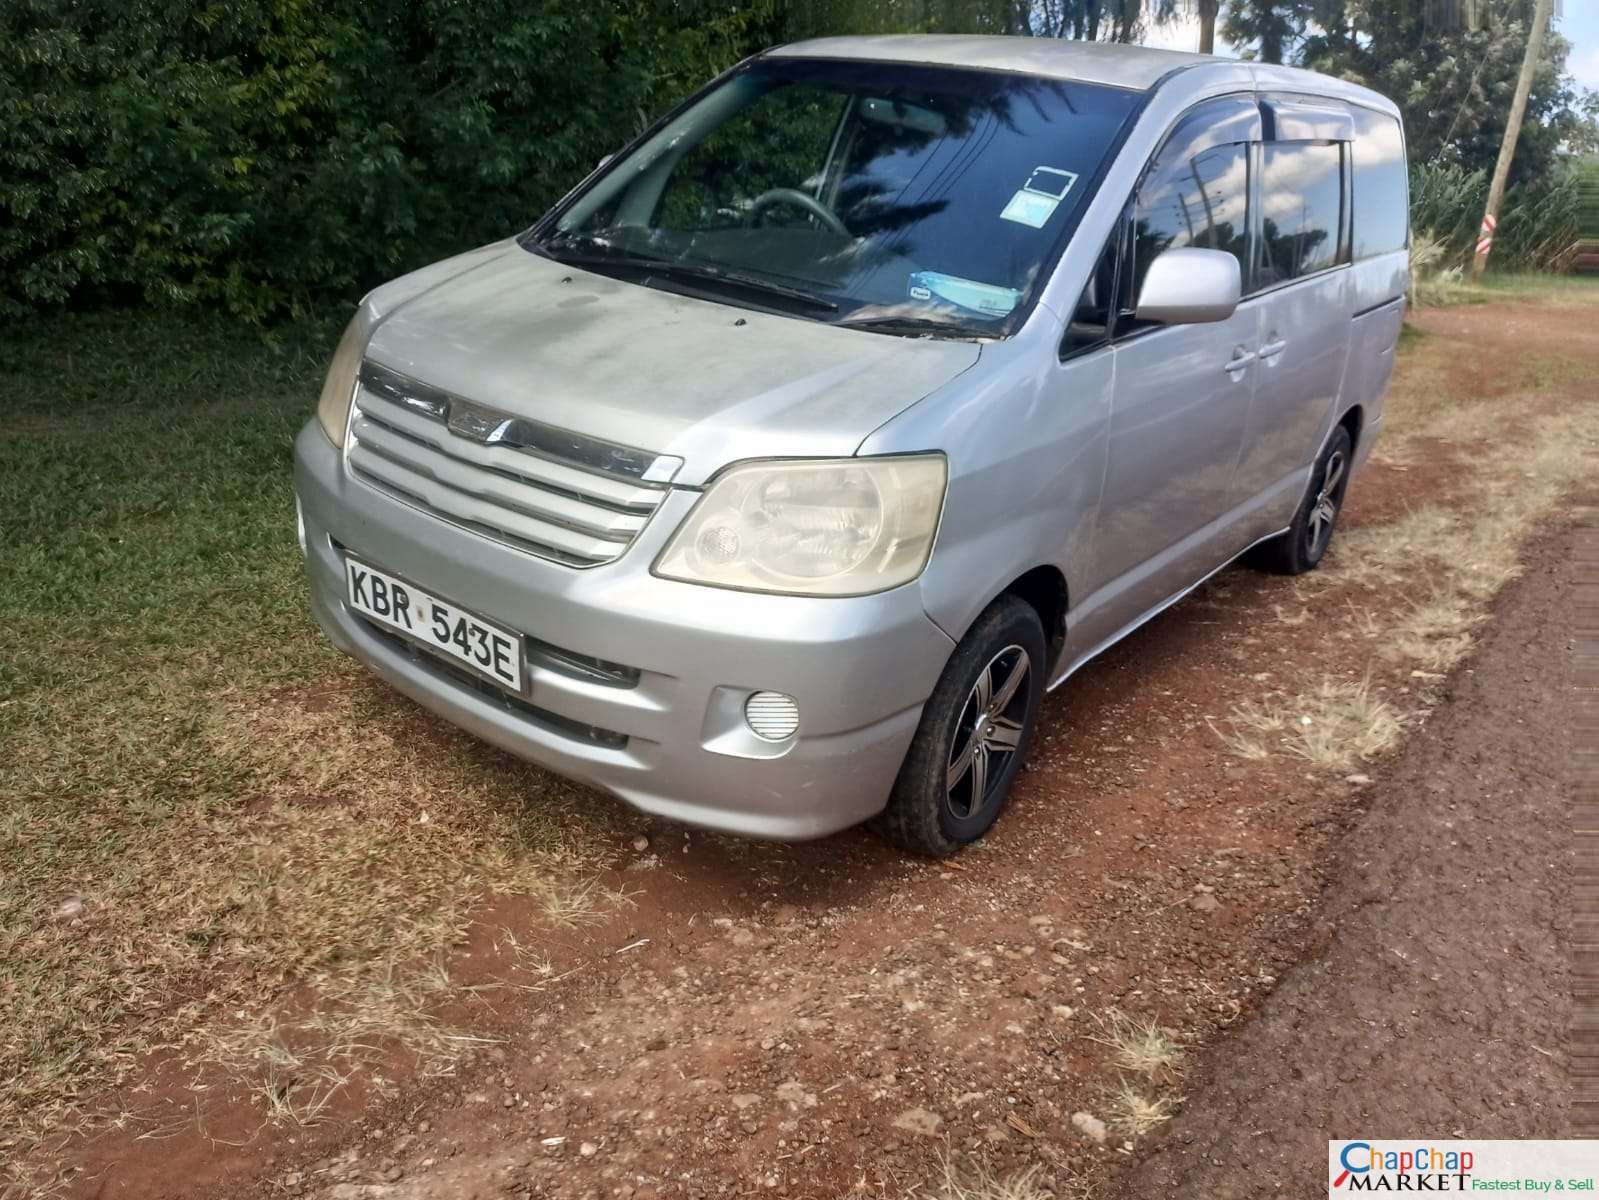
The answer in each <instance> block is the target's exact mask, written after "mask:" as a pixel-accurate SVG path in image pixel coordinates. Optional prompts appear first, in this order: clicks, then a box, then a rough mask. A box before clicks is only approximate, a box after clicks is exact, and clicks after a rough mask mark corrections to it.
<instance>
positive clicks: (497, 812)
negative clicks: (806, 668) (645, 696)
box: [0, 634, 625, 1158]
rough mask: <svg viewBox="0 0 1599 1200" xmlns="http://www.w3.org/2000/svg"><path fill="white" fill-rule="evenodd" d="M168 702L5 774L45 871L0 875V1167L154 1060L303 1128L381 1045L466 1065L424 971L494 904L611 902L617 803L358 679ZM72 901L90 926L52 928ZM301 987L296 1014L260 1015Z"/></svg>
mask: <svg viewBox="0 0 1599 1200" xmlns="http://www.w3.org/2000/svg"><path fill="white" fill-rule="evenodd" d="M307 636H309V634H308V635H307ZM158 690H159V693H160V694H159V695H155V694H150V696H149V702H148V703H146V704H145V705H144V706H143V707H141V708H139V709H138V710H136V711H135V713H134V714H133V715H132V716H124V717H123V720H124V722H125V723H126V725H127V728H125V729H119V730H111V731H105V739H106V741H102V742H100V743H99V744H98V745H96V746H95V747H94V749H95V751H96V752H95V753H93V754H92V755H91V756H89V757H90V758H92V761H88V760H85V761H83V762H81V763H80V764H79V766H80V768H81V770H80V772H79V774H78V777H77V778H75V779H73V780H71V782H70V783H66V782H63V781H61V780H60V774H59V773H58V772H59V771H60V767H61V765H62V764H61V763H60V762H59V761H57V762H53V763H52V762H47V761H42V756H41V761H39V762H37V763H34V762H33V760H32V759H31V757H30V756H31V755H33V754H37V753H38V751H37V750H36V749H35V748H34V747H33V746H30V745H27V744H24V745H23V746H22V747H21V749H22V757H23V760H24V761H23V762H22V763H21V764H19V763H18V762H16V761H14V762H13V763H12V764H11V765H12V768H13V771H14V772H16V771H17V770H18V768H19V766H20V767H24V768H27V769H30V770H36V771H37V772H38V776H37V778H36V779H35V780H33V781H32V782H31V783H30V784H29V785H28V786H27V787H26V788H25V790H24V791H23V794H22V796H21V799H20V803H18V804H16V805H15V806H13V807H10V808H8V809H7V810H6V815H5V818H4V825H3V826H0V839H3V840H0V849H9V848H18V847H22V846H28V847H30V849H32V850H33V851H34V853H33V855H32V857H30V858H29V859H27V860H26V863H27V866H26V869H25V870H24V871H22V872H13V873H9V874H7V875H5V876H3V877H0V905H3V906H4V907H6V908H7V909H8V910H9V913H10V914H11V916H10V919H9V920H8V923H7V924H6V925H5V926H4V927H0V963H3V966H0V1031H3V1036H0V1079H3V1080H4V1081H5V1082H3V1083H0V1127H4V1128H5V1129H7V1130H8V1131H9V1132H10V1134H11V1136H10V1138H9V1139H0V1141H5V1143H6V1144H5V1145H4V1146H0V1158H6V1157H11V1156H12V1155H13V1154H14V1155H16V1156H17V1157H20V1156H21V1151H22V1150H24V1149H25V1148H26V1146H27V1145H28V1144H29V1143H30V1142H31V1141H32V1140H33V1139H34V1137H35V1136H36V1135H37V1133H38V1132H39V1131H41V1130H43V1129H45V1128H47V1127H56V1128H58V1127H59V1126H60V1124H61V1122H62V1121H63V1120H67V1119H69V1117H70V1114H71V1112H72V1110H73V1107H74V1105H75V1103H76V1102H77V1100H78V1098H79V1097H83V1096H89V1097H92V1096H93V1095H94V1093H95V1091H96V1090H97V1089H104V1088H106V1087H108V1086H110V1085H112V1084H114V1083H115V1082H116V1081H118V1080H119V1079H121V1078H123V1077H125V1076H126V1075H127V1074H128V1073H129V1072H130V1071H132V1070H134V1069H136V1068H137V1066H138V1064H139V1063H140V1061H141V1060H143V1059H144V1058H146V1057H147V1056H148V1055H150V1054H151V1053H153V1052H155V1051H162V1050H164V1051H176V1052H177V1053H179V1054H181V1055H182V1056H183V1057H184V1059H185V1061H188V1062H190V1063H191V1064H193V1065H195V1066H197V1067H204V1066H206V1065H207V1064H209V1065H210V1066H211V1067H213V1068H217V1069H220V1070H221V1071H222V1072H224V1073H230V1074H232V1075H233V1076H234V1077H236V1078H243V1079H245V1080H247V1081H249V1082H250V1083H251V1084H252V1086H254V1087H256V1088H257V1089H258V1092H259V1096H260V1099H261V1103H262V1115H263V1118H264V1119H272V1120H278V1121H289V1122H298V1123H302V1124H304V1123H313V1122H315V1121H316V1120H317V1119H319V1117H320V1116H321V1115H322V1113H323V1111H324V1110H325V1108H326V1106H327V1105H328V1104H329V1103H330V1102H331V1101H332V1100H333V1099H334V1098H335V1097H336V1096H337V1095H338V1093H339V1092H340V1091H341V1090H343V1088H344V1086H345V1084H346V1083H347V1082H348V1081H349V1080H350V1079H351V1078H352V1073H354V1072H359V1071H364V1070H366V1069H367V1068H369V1067H370V1066H371V1065H372V1064H374V1063H375V1062H377V1061H378V1060H379V1058H380V1057H381V1055H382V1053H384V1052H386V1051H390V1050H392V1049H393V1048H395V1047H397V1046H398V1047H403V1048H404V1049H405V1050H407V1051H408V1052H409V1053H410V1054H411V1055H413V1056H414V1057H415V1059H416V1060H417V1061H418V1062H420V1063H421V1064H422V1065H423V1068H424V1069H432V1068H433V1067H434V1066H436V1065H439V1064H444V1063H447V1062H448V1061H450V1060H451V1059H452V1058H453V1057H454V1056H456V1055H458V1054H459V1053H460V1052H461V1051H463V1050H464V1049H467V1048H469V1047H470V1046H471V1044H472V1039H471V1036H470V1033H469V1032H468V1031H463V1030H455V1029H447V1028H444V1027H441V1026H440V1025H438V1024H437V1023H436V1022H435V1021H434V1020H432V1019H431V1018H430V1017H429V1016H428V1013H429V1011H430V1009H431V1008H433V1007H435V1006H436V1005H437V1004H438V1002H440V1001H441V1000H443V999H444V998H446V997H447V996H448V995H449V994H450V991H451V988H450V983H449V979H448V976H447V975H446V974H445V973H444V972H443V971H442V969H438V968H435V967H432V966H429V965H428V964H436V963H439V962H440V961H442V956H444V955H446V954H447V953H448V952H449V951H450V950H451V948H452V947H455V946H458V945H460V944H461V943H462V942H463V941H464V939H465V936H466V932H467V929H468V926H469V924H470V919H471V913H472V912H473V910H474V908H475V907H476V906H477V905H478V904H479V903H480V902H481V899H482V897H483V896H484V895H485V894H487V893H515V894H520V895H526V896H528V897H531V898H532V901H533V905H534V907H535V909H536V910H542V911H543V912H544V913H545V914H547V915H548V916H549V918H550V919H551V920H552V921H553V922H558V923H562V924H569V925H570V924H576V923H582V922H589V921H594V920H598V919H600V918H601V917H602V916H603V915H604V914H605V913H606V912H607V911H609V910H610V909H611V908H614V906H615V905H616V904H618V903H621V902H623V901H624V900H625V897H622V896H620V895H619V894H618V893H615V892H612V891H609V890H607V889H605V888H603V887H601V886H600V885H599V884H598V883H597V882H596V881H595V880H594V878H593V874H592V872H593V868H594V867H595V866H596V865H597V863H598V861H599V860H600V857H601V856H602V855H603V854H604V853H605V850H606V847H607V846H608V844H609V835H608V832H607V831H608V824H607V822H608V820H609V817H608V814H609V812H610V806H609V805H608V804H606V803H604V802H602V801H598V800H597V798H596V797H594V796H592V795H591V794H589V793H587V792H585V791H584V790H583V789H581V788H578V787H576V786H575V785H571V784H567V783H565V782H563V781H560V780H557V779H554V778H553V777H551V776H548V775H546V774H544V773H543V772H540V771H538V770H536V769H534V768H532V767H529V766H527V765H526V764H522V763H519V762H516V761H514V760H511V759H509V758H508V757H506V756H504V755H501V754H499V753H497V752H495V751H492V750H490V749H488V748H486V747H483V746H482V745H480V744H477V743H475V742H474V741H473V740H472V739H470V738H469V737H467V736H466V735H465V734H462V733H459V732H457V731H455V730H453V729H451V728H448V727H446V726H444V725H442V724H441V723H439V722H437V721H435V720H433V719H432V718H430V717H427V716H425V715H424V714H422V713H421V712H420V711H419V710H417V709H416V708H414V706H412V705H411V704H410V703H409V702H408V701H406V700H404V699H403V698H401V697H399V696H397V695H395V694H393V693H391V692H389V691H388V690H387V689H385V688H383V687H382V686H381V685H379V684H377V683H376V682H374V681H371V680H368V679H367V678H366V677H365V676H364V675H363V674H362V673H361V672H360V671H359V670H358V669H357V668H355V667H354V666H335V667H334V669H333V670H332V671H330V672H327V673H324V674H323V675H321V676H320V680H319V683H318V684H317V686H316V687H315V688H314V689H305V688H295V689H280V690H278V691H276V692H269V693H265V694H263V693H262V692H261V691H259V690H253V689H250V688H246V687H230V688H223V689H214V690H213V691H212V692H211V693H210V694H209V695H207V694H205V693H203V692H200V691H198V690H197V689H196V687H195V685H194V684H193V683H184V682H181V681H180V680H178V679H169V680H166V681H165V682H163V683H161V684H160V685H159V689H158ZM197 695H198V696H199V697H200V701H199V704H200V707H201V709H202V711H200V712H198V713H195V712H193V711H192V710H191V709H190V707H189V706H193V705H195V703H196V700H195V698H196V696H197ZM72 724H73V725H77V726H78V727H79V728H80V729H83V728H84V726H83V723H82V719H81V717H80V718H75V719H74V720H73V721H72ZM69 727H70V726H69ZM89 733H90V742H91V744H92V743H93V741H94V734H95V731H89ZM107 742H110V743H111V744H106V743H107ZM80 748H81V747H80ZM130 764H137V766H136V768H135V769H127V768H128V767H129V766H130ZM119 768H121V769H119ZM15 777H16V776H15V774H13V779H15ZM174 777H175V778H174ZM91 788H92V789H93V790H90V789H91ZM58 789H65V790H64V791H63V790H58ZM63 794H64V795H66V796H74V795H75V796H77V797H79V798H80V799H79V802H78V803H77V804H75V805H72V806H70V807H65V808H64V807H63V806H62V805H61V804H60V802H59V800H58V797H60V796H62V795H63ZM67 897H71V898H73V899H74V900H75V901H76V903H77V904H78V905H81V912H80V913H79V915H77V916H76V917H74V918H73V919H71V920H56V919H53V918H52V916H51V914H52V913H53V912H54V911H55V910H56V908H57V906H58V905H60V904H61V903H62V901H63V899H64V898H67ZM24 914H26V915H24ZM19 916H21V917H22V919H21V920H20V921H19V920H17V917H19ZM306 985H309V991H308V992H300V993H299V994H300V995H302V996H303V995H309V997H310V1000H309V1008H308V1009H307V1011H305V1012H304V1013H303V1014H301V1015H299V1016H296V1017H293V1018H277V1019H274V1018H273V1017H272V1016H270V1015H268V1014H271V1013H272V1012H273V1011H274V1010H275V1009H276V1008H277V1007H278V1006H279V1005H280V1004H282V1003H283V1002H284V1000H285V999H286V998H287V997H288V996H289V995H290V993H291V992H294V991H296V989H302V988H305V986H306ZM291 1007H292V1006H291ZM239 1013H243V1014H245V1016H244V1019H243V1020H242V1021H241V1020H239V1019H238V1017H237V1016H236V1014H239Z"/></svg>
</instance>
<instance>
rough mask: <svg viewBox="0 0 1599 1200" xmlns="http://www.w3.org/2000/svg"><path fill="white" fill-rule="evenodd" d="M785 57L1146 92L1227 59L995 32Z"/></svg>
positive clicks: (828, 46)
mask: <svg viewBox="0 0 1599 1200" xmlns="http://www.w3.org/2000/svg"><path fill="white" fill-rule="evenodd" d="M771 53H772V54H773V55H775V56H781V57H785V58H861V59H873V60H876V61H878V62H907V63H934V64H937V65H940V66H951V67H980V68H983V69H985V70H990V71H1017V72H1020V73H1022V74H1026V75H1041V76H1044V77H1045V78H1051V79H1080V80H1082V81H1083V82H1085V83H1108V84H1115V85H1117V86H1119V87H1126V88H1136V89H1138V90H1139V91H1145V90H1147V89H1149V88H1150V87H1153V86H1154V84H1155V82H1156V81H1157V80H1159V79H1160V78H1161V77H1162V76H1163V75H1165V74H1167V72H1169V71H1172V70H1175V69H1176V68H1178V67H1186V66H1192V65H1194V64H1195V63H1208V62H1226V61H1229V60H1227V59H1221V58H1217V57H1216V56H1214V55H1210V54H1185V53H1183V52H1182V51H1179V50H1156V49H1153V48H1151V47H1149V46H1127V45H1121V44H1118V43H1107V42H1071V41H1065V40H1062V39H1060V38H1047V37H1037V38H1034V37H1001V36H997V35H994V34H941V33H926V34H882V35H877V36H869V37H824V38H812V39H810V40H809V41H804V42H795V43H793V44H792V45H789V46H780V47H778V48H777V49H775V50H773V51H771Z"/></svg>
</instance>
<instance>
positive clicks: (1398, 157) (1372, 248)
mask: <svg viewBox="0 0 1599 1200" xmlns="http://www.w3.org/2000/svg"><path fill="white" fill-rule="evenodd" d="M1353 112H1354V115H1355V146H1354V157H1355V257H1356V258H1370V257H1372V256H1373V255H1375V254H1387V253H1389V252H1390V251H1394V250H1403V249H1404V248H1405V247H1406V246H1407V245H1409V244H1410V179H1409V175H1408V173H1407V170H1406V167H1405V139H1404V135H1403V134H1402V133H1401V131H1400V128H1399V122H1398V121H1396V120H1395V119H1394V118H1393V117H1390V116H1387V115H1386V114H1384V113H1379V112H1373V111H1372V110H1371V109H1369V108H1354V109H1353Z"/></svg>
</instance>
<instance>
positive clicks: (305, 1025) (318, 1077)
mask: <svg viewBox="0 0 1599 1200" xmlns="http://www.w3.org/2000/svg"><path fill="white" fill-rule="evenodd" d="M454 990H455V989H454V988H453V986H452V984H451V981H450V977H449V974H448V972H447V971H446V970H445V969H444V967H443V965H442V964H441V963H433V964H430V965H429V966H427V967H424V968H415V967H399V966H392V965H385V966H384V967H382V968H380V969H377V970H367V971H352V972H347V973H344V974H341V975H337V976H332V977H327V978H324V979H322V980H319V981H318V984H317V987H316V1005H315V1007H314V1008H313V1009H311V1010H310V1011H309V1012H306V1013H304V1014H301V1015H298V1016H295V1017H288V1018H281V1017H279V1016H277V1015H276V1014H274V1013H270V1012H266V1013H261V1014H259V1015H258V1016H257V1017H256V1018H255V1019H253V1020H251V1021H248V1022H245V1023H242V1024H240V1025H237V1026H235V1027H232V1028H225V1029H220V1030H217V1031H215V1032H214V1033H210V1032H207V1033H203V1034H202V1035H201V1036H200V1037H198V1038H197V1039H196V1041H197V1043H198V1044H197V1046H196V1048H195V1052H194V1054H193V1056H192V1057H191V1059H190V1060H189V1061H190V1065H191V1066H197V1067H202V1068H203V1067H206V1066H219V1067H222V1068H224V1070H225V1071H226V1073H227V1074H228V1075H230V1076H233V1077H236V1078H243V1079H247V1080H249V1081H250V1082H251V1083H252V1085H253V1088H254V1093H255V1096H256V1099H257V1102H258V1103H259V1104H260V1105H261V1108H262V1112H263V1115H264V1116H265V1117H266V1119H268V1120H270V1121H272V1122H273V1123H274V1124H294V1125H301V1126H305V1125H314V1124H317V1123H318V1122H319V1121H320V1120H321V1119H322V1117H323V1115H324V1112H325V1110H326V1109H327V1107H328V1106H329V1104H330V1103H331V1102H332V1101H333V1099H334V1098H335V1097H336V1095H337V1094H338V1093H339V1091H340V1090H342V1089H343V1088H344V1086H345V1085H346V1084H348V1083H349V1082H350V1081H351V1080H352V1079H354V1078H355V1077H356V1076H357V1075H358V1074H360V1073H361V1072H362V1071H363V1069H365V1068H369V1067H371V1066H373V1065H374V1064H376V1063H378V1062H380V1061H381V1060H382V1058H383V1056H384V1054H385V1053H386V1052H388V1051H389V1050H390V1049H391V1048H392V1047H394V1046H397V1045H398V1046H403V1047H404V1048H405V1049H406V1050H407V1051H408V1052H409V1053H410V1054H411V1055H412V1056H413V1059H414V1061H415V1063H416V1065H417V1067H418V1068H419V1069H420V1071H421V1072H422V1074H424V1075H431V1074H438V1073H441V1072H444V1071H447V1070H448V1069H449V1067H450V1065H451V1064H453V1063H454V1062H455V1061H456V1059H458V1058H459V1057H460V1056H461V1055H462V1054H463V1053H464V1052H466V1051H468V1050H470V1049H472V1048H474V1047H476V1046H481V1045H486V1044H490V1043H491V1041H492V1039H488V1038H483V1037H478V1036H476V1035H474V1034H472V1033H471V1032H469V1031H467V1030H464V1029H458V1028H455V1027H453V1026H449V1025H446V1024H444V1023H443V1022H441V1021H440V1020H439V1019H438V1018H437V1016H436V1015H435V1011H436V1008H437V1006H438V1004H439V1002H440V1001H441V1000H442V999H444V998H446V997H448V996H449V995H451V994H452V993H453V992H454ZM378 1084H379V1090H383V1087H384V1085H383V1081H381V1080H379V1081H378Z"/></svg>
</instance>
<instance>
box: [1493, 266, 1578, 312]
mask: <svg viewBox="0 0 1599 1200" xmlns="http://www.w3.org/2000/svg"><path fill="white" fill-rule="evenodd" d="M1476 286H1477V287H1479V288H1480V289H1481V290H1483V291H1485V292H1486V293H1488V298H1489V299H1506V300H1511V299H1514V300H1545V301H1550V302H1553V303H1569V304H1594V303H1599V275H1539V274H1535V273H1533V272H1530V271H1504V272H1500V271H1492V270H1490V271H1489V272H1488V273H1487V274H1486V275H1484V276H1483V277H1482V282H1481V283H1480V284H1478V285H1476Z"/></svg>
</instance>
